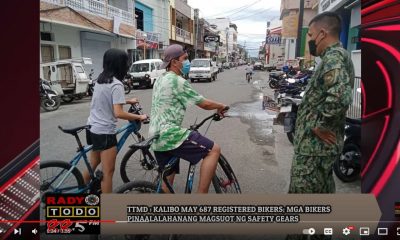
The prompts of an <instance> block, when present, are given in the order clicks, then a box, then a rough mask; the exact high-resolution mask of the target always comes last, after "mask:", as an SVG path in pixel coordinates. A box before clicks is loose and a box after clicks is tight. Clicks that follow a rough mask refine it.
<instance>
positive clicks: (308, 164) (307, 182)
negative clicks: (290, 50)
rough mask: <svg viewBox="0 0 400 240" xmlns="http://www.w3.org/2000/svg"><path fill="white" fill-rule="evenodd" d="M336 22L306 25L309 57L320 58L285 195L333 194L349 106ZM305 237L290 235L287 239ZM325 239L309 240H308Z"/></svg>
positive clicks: (348, 65) (345, 58)
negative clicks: (334, 176) (334, 166)
mask: <svg viewBox="0 0 400 240" xmlns="http://www.w3.org/2000/svg"><path fill="white" fill-rule="evenodd" d="M340 31H341V19H340V17H339V16H338V15H337V14H336V13H333V12H324V13H321V14H319V15H317V16H316V17H314V18H313V19H312V20H311V21H310V24H309V30H308V33H307V34H308V36H309V38H310V41H309V42H308V45H309V49H310V53H311V54H312V55H314V56H319V57H320V58H321V60H322V61H321V63H320V64H319V65H318V68H317V69H316V71H315V73H314V75H313V77H312V78H311V80H310V82H309V83H308V86H307V89H306V92H305V94H304V97H303V101H302V103H301V105H300V106H299V109H298V113H297V120H296V134H295V138H294V152H295V154H294V157H293V163H292V169H291V178H290V186H289V193H334V192H335V182H334V179H333V175H332V166H333V163H334V161H335V160H336V159H337V158H338V157H339V156H340V153H341V151H342V147H343V140H344V126H345V118H346V112H347V109H348V107H349V105H350V103H351V102H352V88H353V81H354V67H353V63H352V61H351V59H350V56H349V53H348V52H347V51H346V49H344V48H343V47H342V46H341V44H340V42H339V35H340ZM303 238H307V236H301V235H291V236H288V238H287V239H303ZM324 238H329V237H328V236H322V235H314V236H312V238H311V239H324Z"/></svg>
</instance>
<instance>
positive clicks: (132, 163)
mask: <svg viewBox="0 0 400 240" xmlns="http://www.w3.org/2000/svg"><path fill="white" fill-rule="evenodd" d="M138 150H140V149H138V148H129V150H128V151H127V152H126V153H125V155H124V157H123V158H122V161H121V165H120V169H119V171H120V175H121V178H122V181H123V182H124V183H128V182H134V181H135V180H147V181H149V182H152V181H154V179H155V178H156V177H157V172H156V171H155V170H151V169H146V167H148V166H144V165H142V160H143V159H142V157H143V156H144V155H146V156H147V158H149V154H148V153H144V152H143V151H140V153H141V154H140V157H139V158H136V159H132V155H133V154H134V153H136V152H137V151H138ZM150 167H151V166H150ZM152 167H154V166H152ZM130 169H132V170H130Z"/></svg>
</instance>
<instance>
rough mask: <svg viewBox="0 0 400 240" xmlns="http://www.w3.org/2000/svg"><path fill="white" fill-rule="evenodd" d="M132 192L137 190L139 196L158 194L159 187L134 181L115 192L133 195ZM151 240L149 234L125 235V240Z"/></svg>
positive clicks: (146, 182)
mask: <svg viewBox="0 0 400 240" xmlns="http://www.w3.org/2000/svg"><path fill="white" fill-rule="evenodd" d="M132 190H136V191H135V193H139V194H145V193H150V194H155V193H157V185H156V184H155V183H152V182H149V181H142V180H140V181H133V182H128V183H125V184H123V185H122V186H120V187H118V188H117V189H116V190H115V191H114V192H115V193H123V194H128V193H132V192H133V191H132ZM149 238H150V235H149V234H137V235H133V234H132V235H125V239H129V240H147V239H149Z"/></svg>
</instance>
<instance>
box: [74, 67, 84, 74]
mask: <svg viewBox="0 0 400 240" xmlns="http://www.w3.org/2000/svg"><path fill="white" fill-rule="evenodd" d="M75 68H76V71H77V72H78V73H85V71H83V68H82V67H80V66H75Z"/></svg>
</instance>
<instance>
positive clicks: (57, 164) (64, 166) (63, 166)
mask: <svg viewBox="0 0 400 240" xmlns="http://www.w3.org/2000/svg"><path fill="white" fill-rule="evenodd" d="M71 167H72V166H71V164H69V163H67V162H63V161H59V160H55V161H46V162H41V163H40V193H41V196H42V197H41V201H40V205H41V206H40V211H42V210H43V211H44V207H45V206H44V203H43V200H44V199H45V194H46V193H51V191H48V188H49V187H50V186H45V185H44V182H42V181H44V180H45V179H46V177H45V176H44V174H43V172H42V170H43V169H46V168H59V169H60V170H65V171H68V170H69V169H71ZM71 173H72V175H71V176H73V177H74V178H75V180H76V184H77V188H83V187H84V185H85V184H84V181H83V177H82V174H81V172H80V171H79V170H78V169H77V168H74V170H72V172H71ZM55 175H56V174H55ZM60 180H61V179H60ZM66 180H67V179H66ZM41 215H42V214H41ZM43 216H44V215H43ZM39 230H40V232H44V231H46V225H45V224H44V225H43V224H41V225H40V227H39Z"/></svg>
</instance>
